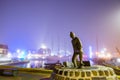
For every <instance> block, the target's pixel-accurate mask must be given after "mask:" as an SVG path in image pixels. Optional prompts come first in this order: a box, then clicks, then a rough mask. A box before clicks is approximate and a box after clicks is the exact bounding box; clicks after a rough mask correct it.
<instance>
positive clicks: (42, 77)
mask: <svg viewBox="0 0 120 80" xmlns="http://www.w3.org/2000/svg"><path fill="white" fill-rule="evenodd" d="M49 77H50V74H45V73H44V74H42V73H34V72H19V74H18V75H17V76H15V77H14V76H10V75H2V76H0V80H49Z"/></svg>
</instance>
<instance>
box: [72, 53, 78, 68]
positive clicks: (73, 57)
mask: <svg viewBox="0 0 120 80" xmlns="http://www.w3.org/2000/svg"><path fill="white" fill-rule="evenodd" d="M76 57H77V54H75V53H74V54H73V56H72V63H73V65H74V67H77V61H76Z"/></svg>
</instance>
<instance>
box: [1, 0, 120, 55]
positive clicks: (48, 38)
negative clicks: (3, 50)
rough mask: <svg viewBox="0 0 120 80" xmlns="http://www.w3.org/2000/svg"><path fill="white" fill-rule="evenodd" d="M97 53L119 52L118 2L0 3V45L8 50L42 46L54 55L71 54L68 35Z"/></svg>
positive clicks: (12, 0)
mask: <svg viewBox="0 0 120 80" xmlns="http://www.w3.org/2000/svg"><path fill="white" fill-rule="evenodd" d="M70 31H73V32H74V33H75V34H76V36H78V37H79V38H80V39H81V41H82V44H83V48H84V52H85V53H88V48H89V46H92V47H93V51H96V47H97V43H96V42H97V41H96V40H98V48H99V50H101V49H102V48H104V47H106V48H107V49H108V51H110V52H114V51H116V50H115V47H118V48H120V1H119V0H0V43H1V44H7V45H8V46H9V49H10V50H14V49H17V48H20V49H38V48H40V46H41V44H45V45H46V46H47V47H48V48H51V49H53V50H55V51H57V50H58V48H59V49H62V50H69V51H72V45H71V38H70V37H69V32H70Z"/></svg>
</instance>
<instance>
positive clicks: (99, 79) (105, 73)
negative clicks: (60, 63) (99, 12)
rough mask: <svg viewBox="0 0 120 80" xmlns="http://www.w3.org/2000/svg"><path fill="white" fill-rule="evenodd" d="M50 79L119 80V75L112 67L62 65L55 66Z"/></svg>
mask: <svg viewBox="0 0 120 80" xmlns="http://www.w3.org/2000/svg"><path fill="white" fill-rule="evenodd" d="M50 80H117V76H116V74H115V73H114V71H113V69H112V68H110V67H105V66H98V65H96V66H89V67H82V68H81V69H77V68H72V67H71V68H70V67H61V68H55V70H54V71H53V73H52V74H51V77H50Z"/></svg>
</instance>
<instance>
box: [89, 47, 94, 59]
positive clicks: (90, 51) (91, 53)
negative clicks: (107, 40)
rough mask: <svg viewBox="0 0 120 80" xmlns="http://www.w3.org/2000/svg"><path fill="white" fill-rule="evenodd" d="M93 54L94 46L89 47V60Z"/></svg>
mask: <svg viewBox="0 0 120 80" xmlns="http://www.w3.org/2000/svg"><path fill="white" fill-rule="evenodd" d="M92 56H93V52H92V46H89V58H92Z"/></svg>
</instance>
